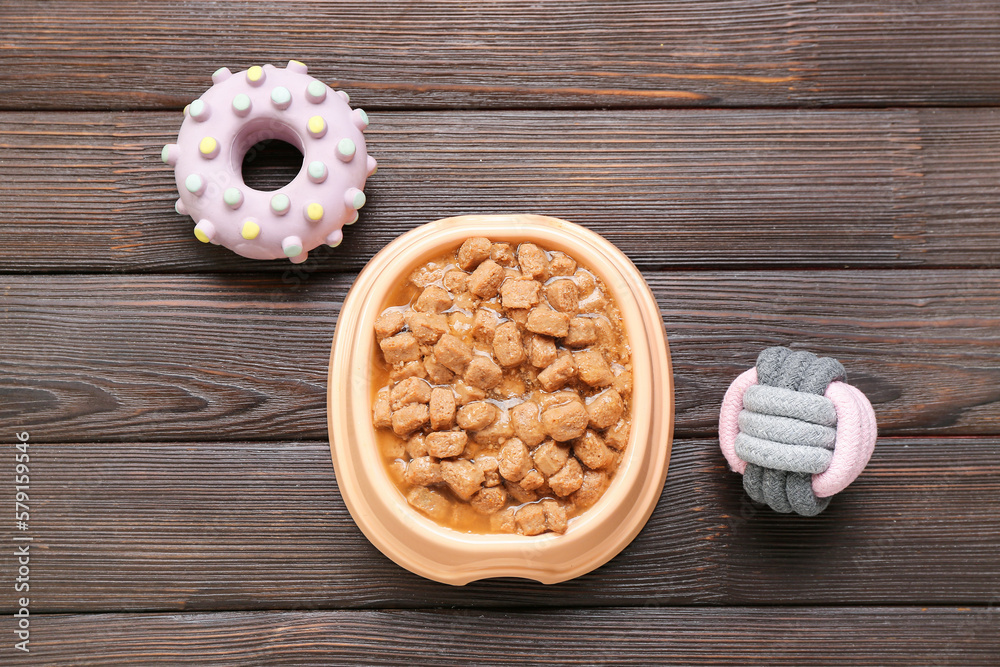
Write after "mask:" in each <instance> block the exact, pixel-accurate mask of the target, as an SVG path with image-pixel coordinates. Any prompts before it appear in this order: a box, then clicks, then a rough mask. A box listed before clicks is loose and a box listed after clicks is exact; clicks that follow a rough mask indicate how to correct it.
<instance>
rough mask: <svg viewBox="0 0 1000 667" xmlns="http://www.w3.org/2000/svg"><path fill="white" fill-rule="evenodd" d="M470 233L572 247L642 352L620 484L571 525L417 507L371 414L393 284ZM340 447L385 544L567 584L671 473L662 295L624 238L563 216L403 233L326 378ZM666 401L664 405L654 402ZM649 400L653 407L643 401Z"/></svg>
mask: <svg viewBox="0 0 1000 667" xmlns="http://www.w3.org/2000/svg"><path fill="white" fill-rule="evenodd" d="M470 236H487V237H489V238H490V239H491V240H493V241H516V242H526V241H530V242H535V243H538V244H539V245H543V247H545V248H547V249H550V250H563V251H564V252H567V253H568V254H570V256H572V257H573V258H574V259H576V260H578V261H579V263H580V264H581V265H583V266H585V267H586V268H587V269H589V270H591V271H592V272H594V273H595V274H596V275H598V276H599V277H600V278H601V279H602V280H603V281H604V283H605V286H606V287H607V288H608V289H609V291H611V292H612V296H613V298H614V299H615V300H616V301H617V303H618V306H619V309H620V310H621V312H622V317H623V319H624V321H625V329H626V334H627V336H628V339H629V345H630V347H631V350H632V367H633V397H632V399H633V400H632V405H633V414H632V428H631V432H630V435H629V443H628V445H627V447H626V450H625V454H626V455H625V457H624V458H623V460H622V461H621V463H620V465H619V468H618V470H617V471H616V474H615V476H614V477H613V478H612V482H611V485H610V486H609V488H608V489H607V490H606V492H605V493H604V494H603V496H602V497H601V498H600V499H599V500H598V502H597V503H596V504H595V505H594V506H593V507H591V508H588V509H587V510H586V511H585V512H583V513H582V514H581V515H580V516H578V517H576V518H575V519H573V520H572V521H571V524H570V527H569V529H568V530H567V531H566V533H565V534H563V535H554V534H551V533H546V534H542V535H537V536H523V535H511V534H470V533H462V532H460V531H456V530H454V529H451V528H448V527H446V526H442V525H440V524H438V523H436V522H434V521H433V520H432V519H430V518H428V517H426V516H424V515H423V514H421V513H420V512H419V511H417V510H415V509H413V508H412V507H410V506H409V505H408V504H407V502H406V499H405V497H403V495H402V493H400V491H399V489H398V488H397V487H396V486H395V485H394V484H393V483H392V481H391V480H390V479H389V475H388V472H387V471H386V469H385V465H384V463H383V462H382V460H381V456H380V455H379V452H378V447H377V445H376V443H375V429H374V426H373V425H372V423H371V387H370V365H371V363H372V359H373V358H374V350H375V339H374V336H373V335H361V336H359V335H354V333H355V332H364V331H368V332H370V331H371V329H372V325H373V323H374V319H375V317H377V316H378V314H379V313H380V312H381V306H382V304H383V303H384V301H385V297H386V294H387V292H388V289H389V288H391V286H393V285H395V284H398V281H399V279H400V278H402V277H403V276H405V275H406V274H407V273H408V272H409V271H411V270H412V269H413V268H415V267H416V266H419V265H420V264H422V263H423V262H425V261H427V260H428V259H430V258H432V257H434V256H437V255H439V254H440V253H441V252H443V251H444V249H445V248H451V247H456V246H457V245H458V244H459V243H461V241H462V240H464V239H466V238H468V237H470ZM327 385H328V386H327V419H328V427H329V436H330V452H331V458H332V460H333V465H334V468H335V471H336V475H337V483H338V486H339V487H340V491H341V495H342V496H343V498H344V502H345V504H346V505H347V508H348V510H349V511H350V513H351V516H352V517H353V518H354V521H355V523H356V524H357V525H358V527H359V528H360V529H361V531H362V532H363V533H364V534H365V536H366V537H367V538H368V539H369V541H371V542H372V544H374V545H375V546H376V547H377V548H378V549H379V550H380V551H381V552H382V553H383V554H385V555H386V556H387V557H389V558H390V559H391V560H393V561H394V562H396V563H397V564H399V565H401V566H402V567H404V568H406V569H408V570H410V571H412V572H414V573H416V574H419V575H421V576H424V577H427V578H429V579H433V580H435V581H440V582H444V583H449V584H456V585H462V584H466V583H468V582H470V581H475V580H478V579H483V578H488V577H502V576H514V577H523V578H528V579H534V580H536V581H540V582H542V583H556V582H559V581H565V580H567V579H571V578H573V577H576V576H579V575H581V574H584V573H586V572H589V571H590V570H592V569H595V568H596V567H599V566H600V565H602V564H604V563H605V562H607V561H608V560H610V559H611V558H613V557H614V556H615V555H616V554H617V553H618V552H619V551H621V550H622V549H624V548H625V546H627V545H628V544H629V542H631V541H632V539H633V538H634V537H635V535H636V534H638V532H639V531H640V530H641V529H642V527H643V525H645V523H646V521H647V520H648V518H649V515H650V514H651V513H652V511H653V508H654V507H655V505H656V502H657V500H658V499H659V497H660V495H661V493H662V490H663V485H664V482H665V479H666V474H667V468H668V465H669V459H670V452H671V444H672V439H673V414H674V392H673V376H672V372H671V365H670V354H669V348H668V346H667V341H666V336H665V334H664V331H663V321H662V318H661V317H660V313H659V309H658V307H657V305H656V301H655V299H654V298H653V296H652V293H651V291H650V290H649V287H648V285H647V284H646V282H645V279H644V278H643V276H642V274H641V273H640V272H639V271H638V269H637V268H636V267H635V266H634V265H633V264H632V262H631V261H630V260H629V259H628V258H627V257H626V256H625V255H624V254H623V253H622V252H621V251H620V250H618V248H616V247H615V246H614V245H613V244H611V243H610V242H609V241H607V240H606V239H604V238H603V237H601V236H599V235H598V234H596V233H594V232H592V231H590V230H588V229H586V228H584V227H581V226H579V225H576V224H574V223H571V222H568V221H566V220H561V219H559V218H552V217H548V216H538V215H525V214H517V215H469V216H457V217H451V218H443V219H440V220H436V221H434V222H430V223H427V224H425V225H421V226H420V227H417V228H415V229H413V230H410V231H409V232H407V233H405V234H403V235H401V236H399V237H397V238H396V239H394V240H393V241H392V242H390V243H389V244H388V245H387V246H386V247H385V248H383V249H382V250H381V251H380V252H379V253H378V254H376V255H375V257H373V258H372V260H371V261H370V262H369V263H368V264H367V265H366V266H365V268H364V269H363V270H362V271H361V272H360V273H359V275H358V277H357V279H356V281H355V283H354V285H353V286H352V287H351V289H350V291H349V292H348V294H347V296H346V297H345V298H344V302H343V305H342V308H341V313H340V316H339V317H338V322H337V327H336V331H335V334H334V338H333V344H332V347H331V351H330V368H329V376H328V383H327ZM656 399H659V401H660V404H659V407H661V409H660V410H657V409H654V408H655V407H657V406H654V404H653V401H654V400H656ZM640 405H648V406H649V408H650V409H648V410H637V409H636V408H637V406H640Z"/></svg>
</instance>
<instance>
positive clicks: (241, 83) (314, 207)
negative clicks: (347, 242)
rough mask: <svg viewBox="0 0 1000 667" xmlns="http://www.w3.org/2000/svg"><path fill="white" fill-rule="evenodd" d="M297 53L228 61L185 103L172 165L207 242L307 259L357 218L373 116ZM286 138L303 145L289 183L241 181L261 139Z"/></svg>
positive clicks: (183, 204)
mask: <svg viewBox="0 0 1000 667" xmlns="http://www.w3.org/2000/svg"><path fill="white" fill-rule="evenodd" d="M307 71H308V70H307V68H306V66H305V65H304V64H302V63H300V62H298V61H297V60H290V61H289V62H288V66H287V67H285V68H284V69H281V68H277V67H274V66H273V65H264V66H263V67H258V66H254V67H251V68H250V69H248V70H246V71H243V72H238V73H236V74H233V73H232V72H230V71H229V69H228V68H226V67H223V68H221V69H219V70H217V71H216V72H215V74H213V75H212V82H213V83H214V85H213V86H212V87H211V88H209V89H208V90H207V91H206V92H205V94H204V95H202V96H201V97H200V98H198V99H197V100H195V101H194V102H192V103H191V104H190V105H188V107H187V108H185V109H184V116H185V118H184V122H183V124H182V125H181V129H180V133H179V134H178V135H177V143H176V144H167V145H166V146H164V147H163V152H162V154H161V157H162V158H163V161H164V162H166V163H167V164H169V165H171V166H173V167H174V175H175V178H176V180H177V190H178V193H179V194H180V199H178V200H177V204H176V206H175V208H176V210H177V212H178V213H180V214H181V215H188V214H189V215H190V216H191V218H192V219H194V220H195V222H196V223H197V224H196V225H195V228H194V235H195V236H196V237H197V238H198V240H199V241H201V242H203V243H215V244H219V245H223V246H225V247H227V248H229V249H230V250H232V251H233V252H235V253H237V254H239V255H243V256H244V257H250V258H253V259H277V258H280V257H288V258H290V259H291V260H292V261H293V262H295V263H299V262H304V261H305V260H306V258H307V257H308V253H309V251H310V250H312V249H313V248H316V247H318V246H319V245H320V244H323V243H326V244H327V245H330V246H337V245H339V244H340V242H341V240H343V238H344V235H343V232H342V228H343V226H344V225H349V224H351V223H353V222H355V221H356V220H357V219H358V209H359V208H361V207H362V206H364V205H365V194H364V192H363V190H364V187H365V181H366V180H367V178H368V176H370V175H371V174H373V173H374V172H375V167H376V164H375V160H374V159H373V158H371V157H369V156H368V152H367V151H366V149H365V138H364V134H362V132H363V131H364V129H365V128H366V127H368V115H367V114H365V112H364V111H362V110H361V109H355V110H353V111H352V110H351V107H350V106H349V105H348V101H349V98H348V96H347V93H345V92H343V91H337V92H334V91H333V90H331V89H330V88H328V87H327V86H326V84H324V83H322V82H321V81H318V80H317V79H314V78H313V77H311V76H309V75H308V74H307ZM269 139H278V140H281V141H285V142H288V143H289V144H292V145H293V146H295V147H296V148H298V149H299V150H300V151H302V158H303V160H302V166H303V168H302V170H301V171H300V172H299V174H298V175H297V176H296V177H295V179H294V180H292V182H291V183H289V184H287V185H285V186H284V187H281V188H279V189H278V190H275V191H274V192H261V191H259V190H254V189H252V188H250V187H248V186H247V185H246V184H245V183H244V182H243V177H242V174H241V172H242V164H243V157H244V155H245V154H246V152H247V151H248V150H249V149H250V147H251V146H253V145H254V144H256V143H258V142H261V141H265V140H269Z"/></svg>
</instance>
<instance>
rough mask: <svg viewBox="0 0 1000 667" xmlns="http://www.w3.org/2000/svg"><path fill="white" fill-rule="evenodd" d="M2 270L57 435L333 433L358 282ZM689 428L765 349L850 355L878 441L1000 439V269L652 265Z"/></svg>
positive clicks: (9, 342)
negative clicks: (338, 337)
mask: <svg viewBox="0 0 1000 667" xmlns="http://www.w3.org/2000/svg"><path fill="white" fill-rule="evenodd" d="M305 278H306V280H305V281H304V282H302V283H301V284H295V283H291V282H286V281H285V280H284V279H282V278H281V277H279V276H264V277H244V276H233V275H218V276H148V277H139V276H119V277H114V276H30V277H20V276H17V277H7V278H6V279H5V280H4V282H3V291H2V292H0V305H2V311H0V325H2V327H3V331H4V342H3V347H2V350H0V387H2V388H3V396H4V404H3V406H0V415H3V417H4V418H6V419H16V420H17V423H18V424H19V426H18V427H19V428H20V427H23V428H29V429H31V430H33V431H34V432H35V437H36V438H37V439H39V440H46V441H50V442H53V441H54V442H74V441H80V440H85V441H106V440H109V439H111V440H115V439H117V440H125V441H129V440H142V441H187V440H194V441H197V440H205V439H209V440H244V439H251V440H273V439H300V438H306V439H319V440H324V439H326V417H325V415H326V378H327V364H328V358H329V350H330V344H331V341H332V338H333V331H334V326H335V324H336V319H337V313H338V309H339V307H340V303H341V302H342V300H343V298H344V295H345V294H346V292H347V289H348V288H349V287H350V284H351V282H352V276H349V275H345V274H322V275H321V274H313V275H308V274H307V275H305ZM647 280H648V281H649V283H650V285H651V286H652V289H653V292H654V294H655V295H656V297H657V299H658V300H659V304H660V308H661V311H662V313H663V318H664V326H665V327H666V332H667V335H668V338H669V341H670V346H671V352H672V357H673V365H674V366H673V368H674V377H675V382H676V403H677V421H676V428H677V433H678V434H679V435H681V436H698V435H701V436H708V435H713V434H714V433H715V432H716V426H717V420H718V408H719V404H720V402H721V400H722V396H723V394H724V393H725V390H726V388H727V387H728V385H729V383H730V382H732V380H733V379H734V378H735V377H736V376H737V375H738V374H739V373H740V372H742V371H743V370H745V369H746V368H748V367H749V366H751V365H753V363H754V360H755V359H756V355H757V353H758V352H759V351H760V350H762V349H763V348H765V347H768V346H770V345H782V344H787V345H795V346H801V347H804V348H807V349H811V350H813V351H815V352H817V353H819V354H824V355H829V356H833V357H836V358H838V359H840V360H841V361H843V363H844V364H845V365H846V367H847V368H848V369H849V371H850V374H851V376H850V377H851V381H852V382H853V383H855V384H856V385H857V386H858V387H860V388H861V389H862V390H863V391H865V393H866V394H867V395H868V396H869V397H870V399H871V400H872V402H873V404H874V405H875V409H876V412H877V414H878V419H879V424H880V427H881V432H882V433H883V434H887V435H888V434H929V433H934V434H955V435H958V434H997V433H1000V305H998V304H1000V271H997V270H990V271H986V270H982V271H976V272H960V271H946V270H941V271H812V272H791V271H775V272H656V273H648V274H647Z"/></svg>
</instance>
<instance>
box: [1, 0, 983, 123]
mask: <svg viewBox="0 0 1000 667" xmlns="http://www.w3.org/2000/svg"><path fill="white" fill-rule="evenodd" d="M0 18H2V20H3V25H4V41H3V44H2V46H0V54H2V56H3V62H4V64H5V67H4V68H3V71H2V72H0V90H2V91H4V95H3V96H2V97H0V105H2V107H3V108H7V109H39V108H47V109H108V108H116V109H121V108H165V107H171V108H175V109H180V108H181V107H182V106H183V105H184V104H186V103H187V102H189V101H191V100H192V99H194V98H195V97H197V96H198V95H200V94H201V93H202V91H204V90H205V89H206V88H207V87H208V86H209V85H211V84H210V75H211V73H212V72H214V71H215V70H216V69H217V68H218V67H221V66H228V67H230V68H231V69H232V70H233V71H237V70H239V69H245V68H246V67H248V66H250V65H255V64H261V63H262V62H273V63H275V64H283V63H284V62H285V61H287V60H288V59H289V58H297V59H300V60H303V61H305V62H306V63H308V64H309V65H311V66H312V73H313V74H314V75H316V76H318V77H319V78H321V79H323V80H325V81H327V82H329V83H330V84H332V85H335V86H340V87H343V88H345V89H346V90H348V91H349V92H350V94H351V95H352V96H353V97H354V98H355V99H356V100H357V101H358V102H360V103H361V104H362V106H365V107H370V108H372V109H386V108H406V109H415V108H456V107H469V108H484V107H508V108H510V107H533V108H541V107H550V108H551V107H564V108H565V107H623V106H632V107H636V106H642V107H665V106H692V105H698V106H781V105H792V106H800V105H831V104H834V105H845V104H846V105H879V106H882V105H901V104H932V105H953V104H966V105H968V104H996V103H997V102H998V101H1000V82H998V80H997V77H996V76H994V75H993V73H994V72H995V71H996V70H997V68H998V66H1000V11H998V7H997V3H996V2H995V0H960V1H956V2H947V3H945V2H921V3H912V2H905V3H903V2H901V3H880V4H878V5H874V6H873V5H872V4H871V3H867V2H863V1H861V0H821V1H817V0H777V1H775V0H752V1H745V0H724V1H722V2H715V3H711V4H710V5H707V4H705V3H701V2H648V1H643V0H634V1H630V2H615V3H606V2H596V1H592V2H558V3H544V4H539V3H534V2H528V1H523V0H522V1H515V2H495V3H466V2H461V1H459V0H436V1H434V2H426V3H425V2H415V1H413V0H405V1H404V0H393V1H390V2H385V1H383V2H344V3H331V2H280V1H278V0H268V1H265V2H254V3H247V2H240V1H236V0H230V1H225V2H212V3H203V4H201V5H199V6H198V8H197V11H193V10H189V9H187V7H186V6H185V5H183V4H178V3H176V2H165V1H162V0H161V1H158V2H145V1H143V2H140V1H139V0H130V1H128V2H111V1H108V0H102V1H88V2H76V1H72V0H62V1H60V2H37V1H35V2H21V3H14V2H10V1H8V2H4V3H3V4H2V5H0Z"/></svg>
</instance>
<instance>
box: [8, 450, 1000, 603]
mask: <svg viewBox="0 0 1000 667" xmlns="http://www.w3.org/2000/svg"><path fill="white" fill-rule="evenodd" d="M34 433H39V434H40V433H41V432H33V433H32V438H34ZM29 451H30V455H31V505H30V507H31V523H30V530H29V531H27V532H19V531H18V532H17V535H19V536H25V535H28V536H31V537H33V541H32V542H31V545H32V546H31V549H32V552H31V553H32V554H33V557H32V560H31V572H30V575H31V584H30V585H31V590H30V593H31V600H32V603H31V604H32V607H31V609H32V612H33V613H42V612H81V611H154V610H158V611H175V610H219V609H243V610H252V609H301V608H341V607H367V608H399V607H416V608H423V607H428V606H434V607H437V606H457V607H469V608H497V607H511V606H514V607H521V608H529V609H531V608H539V607H545V608H556V607H559V608H562V607H577V606H621V605H629V606H639V607H641V606H647V607H648V606H657V605H689V604H713V605H758V604H762V605H773V604H791V605H803V604H817V605H824V604H826V605H831V604H850V605H862V604H932V603H937V604H983V605H985V604H991V603H992V604H994V605H995V604H997V603H998V602H1000V559H998V558H997V557H996V554H997V553H998V551H1000V439H998V438H977V439H959V438H935V439H916V438H882V439H881V440H880V441H879V444H878V446H877V448H876V450H875V455H874V457H873V459H872V461H871V463H870V464H869V466H868V468H867V469H866V471H865V472H864V473H863V474H862V475H861V477H859V478H858V480H857V481H855V483H854V484H852V485H851V486H850V487H849V488H848V489H847V490H845V491H844V492H842V493H841V494H840V495H838V496H837V497H836V498H835V499H834V500H833V502H832V504H831V506H830V507H829V508H828V509H827V510H826V511H825V512H824V513H823V514H821V515H820V516H818V517H814V518H804V517H798V516H788V515H780V514H776V513H774V512H771V511H770V510H769V509H766V508H759V507H756V506H755V505H753V503H751V502H750V501H749V500H748V499H747V497H746V495H745V494H744V493H743V489H742V485H741V482H740V478H739V476H738V475H736V474H734V473H731V472H729V471H728V470H727V469H726V466H725V462H724V460H723V458H722V455H721V454H720V452H719V449H718V441H717V440H679V441H676V442H675V443H674V449H673V454H672V458H671V463H670V471H669V474H668V476H667V482H666V485H665V487H664V492H663V496H662V497H661V498H660V501H659V504H658V506H657V508H656V509H655V511H654V513H653V515H652V517H651V519H650V521H649V523H648V524H647V525H646V527H645V528H644V529H643V531H642V532H641V533H640V535H639V536H638V537H637V538H636V540H635V541H634V542H633V543H632V544H631V545H630V546H628V547H627V548H626V549H625V550H624V551H623V552H622V553H621V554H619V555H618V556H617V557H616V558H615V559H614V560H612V561H611V562H610V563H608V564H606V565H604V566H602V567H601V568H599V569H598V570H596V571H594V572H592V573H590V574H587V575H584V576H582V577H580V578H577V579H575V580H572V581H569V582H565V583H562V584H558V585H554V586H543V585H541V584H536V583H534V582H529V581H526V580H519V579H504V580H488V581H484V582H476V583H472V584H469V585H467V586H464V587H452V586H446V585H443V584H436V583H433V582H431V581H428V580H426V579H423V578H421V577H418V576H416V575H413V574H410V573H409V572H406V571H405V570H403V569H401V568H399V567H398V566H397V565H395V564H394V563H392V562H391V561H389V560H388V559H387V558H385V557H384V556H382V555H381V554H380V553H379V552H378V551H377V550H376V549H375V548H374V547H373V546H372V545H371V544H370V543H369V542H368V541H367V540H366V539H365V537H364V536H363V535H362V534H361V532H360V530H358V528H357V527H356V526H355V524H354V522H353V521H352V519H351V517H350V515H349V514H348V512H347V510H346V508H345V506H344V504H343V501H342V500H341V497H340V494H339V492H338V490H337V486H336V480H335V478H334V473H333V466H332V464H331V461H330V452H329V447H328V446H327V444H326V443H325V442H262V443H252V442H245V443H212V442H197V443H186V444H185V443H136V442H127V441H126V442H122V441H118V440H116V439H113V438H109V439H108V440H107V441H106V442H103V443H72V444H51V443H36V444H34V445H32V446H31V447H30V450H29ZM0 500H2V501H3V502H5V503H7V505H9V506H13V504H14V503H13V485H12V484H11V485H5V486H4V487H2V488H0ZM14 532H15V531H14V526H13V520H12V521H10V522H4V523H3V524H2V525H0V537H2V539H3V540H4V542H5V543H6V544H8V545H12V544H14V543H13V542H12V541H11V539H12V534H13V533H14ZM5 551H8V554H12V553H13V551H14V550H13V548H11V549H9V550H5ZM8 554H5V555H4V558H9V555H8ZM7 571H10V570H7ZM13 600H14V598H13V592H10V591H8V592H7V593H5V594H4V596H3V597H2V598H0V604H2V605H3V607H4V609H3V612H4V615H5V617H9V616H7V614H8V612H12V611H13V610H14V605H13Z"/></svg>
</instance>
